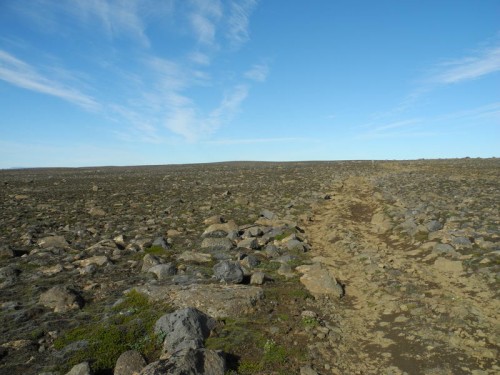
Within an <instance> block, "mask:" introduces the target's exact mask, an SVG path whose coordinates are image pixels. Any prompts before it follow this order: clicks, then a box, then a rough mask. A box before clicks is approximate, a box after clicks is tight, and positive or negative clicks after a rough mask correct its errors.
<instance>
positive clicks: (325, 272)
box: [296, 263, 344, 298]
mask: <svg viewBox="0 0 500 375" xmlns="http://www.w3.org/2000/svg"><path fill="white" fill-rule="evenodd" d="M296 270H297V271H299V272H301V273H303V275H302V277H301V278H300V282H301V283H302V284H304V286H305V287H306V288H307V290H309V292H311V294H313V295H334V296H336V297H339V298H340V297H342V296H343V295H344V290H343V288H342V286H341V285H340V284H339V283H338V282H337V280H336V279H335V276H334V275H333V272H332V271H330V269H329V268H328V267H325V266H323V265H322V264H321V263H314V264H313V265H303V266H299V267H297V268H296Z"/></svg>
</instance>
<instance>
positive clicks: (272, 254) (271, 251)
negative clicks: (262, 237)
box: [264, 244, 280, 258]
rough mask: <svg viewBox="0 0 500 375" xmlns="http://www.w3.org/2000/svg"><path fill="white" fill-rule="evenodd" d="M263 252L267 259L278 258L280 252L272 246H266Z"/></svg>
mask: <svg viewBox="0 0 500 375" xmlns="http://www.w3.org/2000/svg"><path fill="white" fill-rule="evenodd" d="M264 251H265V253H266V255H267V256H268V257H269V258H277V257H279V256H280V251H279V249H278V248H277V247H276V246H275V245H273V244H269V245H267V246H266V247H265V248H264Z"/></svg>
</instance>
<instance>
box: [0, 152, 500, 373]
mask: <svg viewBox="0 0 500 375" xmlns="http://www.w3.org/2000/svg"><path fill="white" fill-rule="evenodd" d="M498 181H500V161H499V160H498V159H450V160H418V161H376V162H366V161H351V162H301V163H299V162H295V163H260V162H259V163H257V162H234V163H216V164H199V165H172V166H144V167H102V168H78V169H69V168H68V169H67V168H59V169H23V170H3V171H0V186H1V192H0V209H1V214H0V321H1V322H2V324H1V326H0V330H1V332H0V373H2V374H42V373H43V374H66V373H68V372H70V373H71V374H108V373H109V374H111V373H113V372H114V374H117V375H124V374H132V373H133V372H134V371H136V372H137V373H139V372H140V373H141V374H202V373H207V374H209V373H213V374H218V373H220V374H224V373H226V374H302V375H314V374H325V375H326V374H388V375H389V374H392V375H397V374H409V375H410V374H425V375H434V374H436V375H437V374H474V375H493V374H498V373H500V364H499V362H498V357H499V343H500V320H499V315H498V311H500V302H499V298H498V297H499V292H498V291H499V290H500V288H499V283H500V273H499V271H500V245H499V234H500V230H499V223H500V184H499V182H498ZM183 314H185V315H183ZM197 314H198V315H197ZM181 317H182V318H181ZM193 317H196V319H195V322H194V323H192V324H194V326H193V325H191V326H189V325H188V323H187V322H188V321H189V322H191V320H190V319H192V318H193ZM193 319H194V318H193ZM169 324H170V325H169ZM189 324H191V323H189ZM179 327H180V328H179ZM193 327H197V328H196V329H194V328H193ZM194 331H196V332H195V333H193V332H194ZM195 334H196V335H198V336H196V335H195ZM193 335H194V336H193ZM124 353H125V354H124ZM179 353H181V354H179ZM186 353H188V354H186ZM117 361H118V363H117Z"/></svg>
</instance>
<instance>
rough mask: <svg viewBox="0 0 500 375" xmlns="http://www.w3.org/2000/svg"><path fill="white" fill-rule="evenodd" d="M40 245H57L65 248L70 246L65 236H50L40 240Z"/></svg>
mask: <svg viewBox="0 0 500 375" xmlns="http://www.w3.org/2000/svg"><path fill="white" fill-rule="evenodd" d="M37 244H38V246H40V247H41V248H42V249H47V248H49V247H56V248H62V249H65V248H67V247H68V245H69V244H68V241H66V239H65V238H64V237H63V236H49V237H44V238H41V239H40V240H38V242H37Z"/></svg>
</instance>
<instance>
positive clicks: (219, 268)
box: [214, 260, 244, 284]
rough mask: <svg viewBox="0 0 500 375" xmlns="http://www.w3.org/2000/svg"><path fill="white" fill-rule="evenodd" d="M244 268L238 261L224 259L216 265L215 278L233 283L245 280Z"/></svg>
mask: <svg viewBox="0 0 500 375" xmlns="http://www.w3.org/2000/svg"><path fill="white" fill-rule="evenodd" d="M243 276H244V275H243V270H242V269H241V267H240V265H239V264H238V263H236V262H231V261H228V260H223V261H221V262H219V263H217V264H216V265H215V266H214V278H215V279H217V280H219V281H223V282H226V283H231V284H239V283H241V282H242V281H243Z"/></svg>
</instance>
